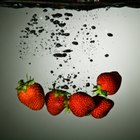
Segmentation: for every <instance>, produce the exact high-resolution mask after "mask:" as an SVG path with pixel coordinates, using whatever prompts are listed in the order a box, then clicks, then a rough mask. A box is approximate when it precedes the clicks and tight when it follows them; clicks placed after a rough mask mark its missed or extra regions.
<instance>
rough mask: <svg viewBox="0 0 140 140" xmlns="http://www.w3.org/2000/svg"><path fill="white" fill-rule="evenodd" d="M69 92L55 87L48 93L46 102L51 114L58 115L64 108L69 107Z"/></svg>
mask: <svg viewBox="0 0 140 140" xmlns="http://www.w3.org/2000/svg"><path fill="white" fill-rule="evenodd" d="M68 96H69V93H67V92H66V91H62V90H56V89H53V90H52V91H50V92H49V93H47V94H46V97H45V102H46V106H47V110H48V112H49V113H50V114H51V115H58V114H59V113H61V112H62V111H63V109H64V108H65V107H66V108H67V101H68Z"/></svg>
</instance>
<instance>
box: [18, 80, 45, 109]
mask: <svg viewBox="0 0 140 140" xmlns="http://www.w3.org/2000/svg"><path fill="white" fill-rule="evenodd" d="M18 84H19V86H18V87H17V88H16V89H17V93H18V95H17V96H18V99H19V100H20V101H21V103H23V104H24V105H26V106H27V107H29V108H30V109H32V110H40V109H41V108H42V107H43V106H44V103H45V99H44V98H45V96H44V90H43V88H42V86H41V85H40V84H39V83H35V81H34V80H28V81H27V82H24V81H23V80H20V81H19V82H18Z"/></svg>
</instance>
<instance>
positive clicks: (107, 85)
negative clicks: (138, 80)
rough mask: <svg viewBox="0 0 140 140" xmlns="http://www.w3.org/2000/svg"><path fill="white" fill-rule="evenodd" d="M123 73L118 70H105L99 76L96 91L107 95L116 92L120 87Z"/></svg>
mask: <svg viewBox="0 0 140 140" xmlns="http://www.w3.org/2000/svg"><path fill="white" fill-rule="evenodd" d="M121 81H122V77H121V75H120V74H119V73H118V72H117V71H112V72H104V73H101V74H100V75H99V76H98V77H97V86H95V88H96V93H97V94H103V95H105V96H107V95H113V94H115V93H116V92H117V91H118V89H119V88H120V85H121Z"/></svg>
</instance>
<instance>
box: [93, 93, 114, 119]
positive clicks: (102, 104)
mask: <svg viewBox="0 0 140 140" xmlns="http://www.w3.org/2000/svg"><path fill="white" fill-rule="evenodd" d="M93 100H94V102H95V108H94V109H93V110H92V112H91V115H92V116H93V117H94V118H97V119H100V118H103V117H105V116H106V115H107V114H108V113H109V111H110V110H111V108H112V107H113V106H114V102H113V101H112V100H110V99H107V98H104V97H102V96H94V97H93Z"/></svg>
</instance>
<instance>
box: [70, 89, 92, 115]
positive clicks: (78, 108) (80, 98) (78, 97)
mask: <svg viewBox="0 0 140 140" xmlns="http://www.w3.org/2000/svg"><path fill="white" fill-rule="evenodd" d="M94 106H95V104H94V101H93V99H92V97H91V96H90V95H88V94H86V93H84V92H77V93H74V94H73V95H71V96H70V99H69V108H70V110H71V111H72V113H73V114H74V115H75V116H77V117H83V116H86V115H88V114H90V112H91V111H92V110H93V108H94Z"/></svg>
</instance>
